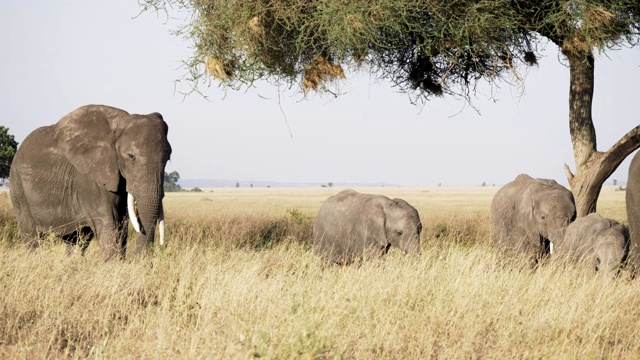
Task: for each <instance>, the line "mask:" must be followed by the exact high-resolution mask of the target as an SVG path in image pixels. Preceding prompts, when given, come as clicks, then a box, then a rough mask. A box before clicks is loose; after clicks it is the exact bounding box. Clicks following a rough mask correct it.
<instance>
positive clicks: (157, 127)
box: [54, 105, 171, 251]
mask: <svg viewBox="0 0 640 360" xmlns="http://www.w3.org/2000/svg"><path fill="white" fill-rule="evenodd" d="M167 132H168V126H167V124H166V123H165V122H164V120H163V119H162V115H160V114H159V113H152V114H149V115H134V114H129V113H127V112H126V111H123V110H120V109H116V108H113V107H109V106H103V105H88V106H84V107H81V108H79V109H77V110H76V111H74V112H72V113H70V114H68V115H67V116H65V117H63V118H62V119H61V120H60V121H59V122H58V123H57V124H56V125H55V130H54V134H55V135H54V136H55V138H56V140H57V142H58V143H59V144H60V147H61V149H62V151H63V152H64V155H65V156H66V158H67V159H68V160H69V162H70V163H71V164H72V165H73V166H74V167H75V168H76V170H77V171H78V172H79V173H81V174H83V175H84V176H86V177H88V178H89V179H92V180H93V181H94V182H95V183H96V184H98V186H100V187H102V188H104V189H105V190H107V191H110V192H112V193H122V192H123V191H126V192H127V196H128V205H129V206H128V210H129V214H130V220H131V222H132V223H133V226H134V228H136V230H137V231H139V232H140V234H139V235H138V239H137V241H136V243H137V250H138V251H140V250H141V249H142V248H143V247H144V246H146V244H147V243H148V242H151V241H153V238H154V234H155V230H156V225H157V224H158V223H159V224H160V226H159V232H160V243H161V244H162V243H163V241H164V240H163V232H164V231H163V216H164V215H163V214H164V210H163V207H162V199H163V197H164V191H163V183H164V170H165V165H166V163H167V161H168V160H169V157H170V155H171V146H170V145H169V142H168V141H167ZM134 209H135V210H134ZM136 211H137V213H136ZM138 218H139V219H140V222H139V223H138Z"/></svg>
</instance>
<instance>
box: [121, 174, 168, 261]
mask: <svg viewBox="0 0 640 360" xmlns="http://www.w3.org/2000/svg"><path fill="white" fill-rule="evenodd" d="M153 189H154V190H152V191H140V192H136V191H135V189H133V190H132V192H130V193H129V196H128V204H129V206H128V208H129V218H130V219H131V223H132V225H133V227H134V228H135V229H136V231H138V232H139V234H138V237H137V239H136V251H137V252H140V251H142V250H143V249H144V247H146V246H147V244H148V243H150V242H153V241H154V237H155V232H156V227H157V228H158V233H159V237H160V239H159V240H160V245H164V209H163V207H162V187H161V186H158V187H156V188H153ZM156 189H157V190H156ZM131 204H133V206H131ZM138 220H139V221H138Z"/></svg>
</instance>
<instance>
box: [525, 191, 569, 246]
mask: <svg viewBox="0 0 640 360" xmlns="http://www.w3.org/2000/svg"><path fill="white" fill-rule="evenodd" d="M529 195H530V196H531V208H530V219H531V221H532V222H533V227H532V228H533V229H534V231H536V232H537V233H538V234H539V236H540V239H541V240H540V241H541V244H542V245H543V246H544V247H545V248H547V247H548V248H547V250H548V252H550V253H552V252H553V246H554V244H556V243H557V242H560V241H562V240H563V239H564V234H565V231H566V228H567V226H568V225H569V224H570V223H571V222H572V221H573V220H575V217H576V208H575V202H574V199H573V194H571V192H570V191H568V190H567V189H566V188H565V187H563V186H561V185H560V184H558V183H557V182H555V181H554V180H547V179H535V182H534V183H533V184H532V185H531V186H530V188H529Z"/></svg>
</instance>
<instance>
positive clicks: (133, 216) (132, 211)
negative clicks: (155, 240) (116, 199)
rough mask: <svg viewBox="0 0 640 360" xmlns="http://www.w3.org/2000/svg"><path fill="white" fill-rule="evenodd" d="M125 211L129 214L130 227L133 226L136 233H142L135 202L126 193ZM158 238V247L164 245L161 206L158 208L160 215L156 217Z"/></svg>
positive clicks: (162, 211)
mask: <svg viewBox="0 0 640 360" xmlns="http://www.w3.org/2000/svg"><path fill="white" fill-rule="evenodd" d="M127 211H128V212H129V220H130V221H131V225H133V228H134V229H135V230H136V232H141V231H143V230H144V228H143V227H142V222H141V221H140V216H139V215H138V208H137V206H136V200H135V198H134V197H133V195H131V193H127ZM158 237H159V238H160V246H162V245H164V209H163V207H162V205H161V206H160V214H159V215H158Z"/></svg>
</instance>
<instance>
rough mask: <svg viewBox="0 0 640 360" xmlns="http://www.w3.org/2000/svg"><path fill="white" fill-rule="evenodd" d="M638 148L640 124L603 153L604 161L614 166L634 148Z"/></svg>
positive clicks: (639, 143) (639, 146) (639, 144)
mask: <svg viewBox="0 0 640 360" xmlns="http://www.w3.org/2000/svg"><path fill="white" fill-rule="evenodd" d="M638 148H640V125H638V126H636V127H634V128H633V129H631V130H629V132H628V133H626V134H625V135H624V136H623V137H622V138H620V140H618V142H616V143H615V144H613V146H611V147H610V148H609V150H607V151H606V152H605V153H604V159H603V161H604V163H607V164H615V167H614V169H615V168H617V167H618V165H620V163H622V161H624V159H625V158H626V157H627V156H629V155H630V154H631V153H632V152H634V151H635V150H636V149H638Z"/></svg>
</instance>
